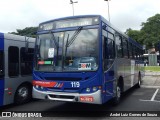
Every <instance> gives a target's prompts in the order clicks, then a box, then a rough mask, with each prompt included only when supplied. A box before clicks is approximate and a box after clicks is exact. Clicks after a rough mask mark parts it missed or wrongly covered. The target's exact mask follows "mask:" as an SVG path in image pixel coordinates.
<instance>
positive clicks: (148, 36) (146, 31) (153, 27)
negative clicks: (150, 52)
mask: <svg viewBox="0 0 160 120" xmlns="http://www.w3.org/2000/svg"><path fill="white" fill-rule="evenodd" d="M139 39H140V40H141V41H143V43H144V44H146V46H147V47H148V48H150V47H152V46H153V45H154V46H157V44H158V42H160V14H156V15H155V16H153V17H150V18H148V19H147V22H145V23H142V28H141V35H140V38H139Z"/></svg>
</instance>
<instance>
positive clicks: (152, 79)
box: [142, 71, 160, 88]
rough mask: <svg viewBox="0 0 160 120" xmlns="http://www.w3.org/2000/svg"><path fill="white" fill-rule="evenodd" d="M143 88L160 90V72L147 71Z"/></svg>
mask: <svg viewBox="0 0 160 120" xmlns="http://www.w3.org/2000/svg"><path fill="white" fill-rule="evenodd" d="M142 87H151V88H160V72H152V71H146V72H145V76H144V77H143V82H142Z"/></svg>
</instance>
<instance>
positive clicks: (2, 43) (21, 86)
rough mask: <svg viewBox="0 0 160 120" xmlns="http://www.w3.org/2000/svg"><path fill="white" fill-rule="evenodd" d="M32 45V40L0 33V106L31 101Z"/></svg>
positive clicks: (33, 42)
mask: <svg viewBox="0 0 160 120" xmlns="http://www.w3.org/2000/svg"><path fill="white" fill-rule="evenodd" d="M34 44H35V39H34V38H29V37H25V36H19V35H13V34H5V33H0V106H3V105H7V104H10V103H17V104H21V103H24V102H28V101H29V100H30V99H31V97H32V60H33V53H34Z"/></svg>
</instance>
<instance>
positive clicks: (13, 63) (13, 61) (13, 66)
mask: <svg viewBox="0 0 160 120" xmlns="http://www.w3.org/2000/svg"><path fill="white" fill-rule="evenodd" d="M8 62H9V63H8V75H9V77H14V76H18V75H19V48H18V47H14V46H10V47H9V48H8Z"/></svg>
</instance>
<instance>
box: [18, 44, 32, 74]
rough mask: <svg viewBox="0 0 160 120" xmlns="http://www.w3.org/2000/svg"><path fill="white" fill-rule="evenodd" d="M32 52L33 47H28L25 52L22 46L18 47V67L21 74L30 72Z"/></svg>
mask: <svg viewBox="0 0 160 120" xmlns="http://www.w3.org/2000/svg"><path fill="white" fill-rule="evenodd" d="M33 53H34V49H33V48H28V51H27V52H26V49H25V48H24V47H22V48H21V49H20V60H21V62H20V68H21V75H22V76H23V75H29V74H32V62H33Z"/></svg>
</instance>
